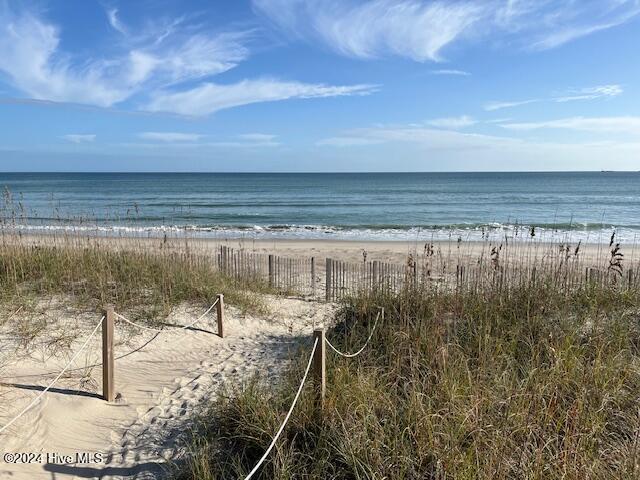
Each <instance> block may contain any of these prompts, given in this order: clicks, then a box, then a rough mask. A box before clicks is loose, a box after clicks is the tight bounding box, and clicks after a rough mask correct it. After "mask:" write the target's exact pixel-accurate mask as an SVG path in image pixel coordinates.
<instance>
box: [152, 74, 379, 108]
mask: <svg viewBox="0 0 640 480" xmlns="http://www.w3.org/2000/svg"><path fill="white" fill-rule="evenodd" d="M376 89H377V87H376V86H375V85H350V86H332V85H324V84H309V83H300V82H287V81H280V80H276V79H257V80H242V81H240V82H237V83H233V84H224V85H223V84H216V83H204V84H202V85H200V86H198V87H195V88H193V89H191V90H186V91H183V92H177V93H171V92H160V93H156V94H155V95H154V97H153V98H152V100H151V102H150V103H149V104H148V105H147V106H146V110H148V111H151V112H171V113H177V114H180V115H194V116H202V115H209V114H212V113H214V112H217V111H219V110H223V109H225V108H232V107H238V106H240V105H248V104H251V103H260V102H273V101H278V100H287V99H291V98H323V97H339V96H350V95H368V94H370V93H373V92H374V91H376Z"/></svg>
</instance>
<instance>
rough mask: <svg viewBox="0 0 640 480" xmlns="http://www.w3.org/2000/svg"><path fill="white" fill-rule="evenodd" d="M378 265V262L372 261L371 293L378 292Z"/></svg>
mask: <svg viewBox="0 0 640 480" xmlns="http://www.w3.org/2000/svg"><path fill="white" fill-rule="evenodd" d="M379 269H380V263H379V262H378V260H374V261H373V291H374V292H375V291H377V290H378V281H379V280H378V275H379Z"/></svg>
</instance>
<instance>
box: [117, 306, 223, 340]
mask: <svg viewBox="0 0 640 480" xmlns="http://www.w3.org/2000/svg"><path fill="white" fill-rule="evenodd" d="M219 301H220V299H219V298H218V299H216V301H215V302H213V305H211V306H210V307H209V308H208V309H207V311H206V312H204V313H203V314H202V315H200V316H199V317H198V318H196V319H195V320H194V321H193V322H191V323H190V324H188V325H184V326H182V327H180V328H179V330H184V329H186V328H189V327H193V326H194V325H195V324H196V323H198V322H199V321H200V320H202V319H203V318H204V317H205V315H207V314H208V313H209V312H210V311H211V310H213V307H215V306H216V305H217V304H218V302H219ZM114 313H115V314H116V316H117V317H118V318H119V319H120V320H124V321H125V322H127V323H129V324H131V325H133V326H134V327H138V328H142V329H144V330H151V331H152V332H163V331H164V329H163V328H160V329H158V328H152V327H145V326H144V325H140V324H139V323H135V322H132V321H131V320H129V319H128V318H127V317H125V316H124V315H120V314H119V313H118V312H114Z"/></svg>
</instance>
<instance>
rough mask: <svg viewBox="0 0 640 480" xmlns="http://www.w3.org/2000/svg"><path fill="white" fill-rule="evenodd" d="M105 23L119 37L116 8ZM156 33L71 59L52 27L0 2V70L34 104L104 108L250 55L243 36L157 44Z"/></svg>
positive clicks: (185, 36)
mask: <svg viewBox="0 0 640 480" xmlns="http://www.w3.org/2000/svg"><path fill="white" fill-rule="evenodd" d="M108 18H109V19H110V23H111V25H112V26H113V27H114V28H115V29H117V30H118V31H119V32H120V33H121V34H124V35H126V32H127V30H126V28H125V27H124V25H123V24H122V22H121V21H120V20H119V19H118V17H117V11H115V10H112V11H110V14H109V15H108ZM163 32H164V31H163ZM159 34H160V32H157V35H147V36H144V42H145V43H141V40H140V38H138V37H131V38H128V39H127V41H124V43H123V45H124V46H123V47H122V49H121V52H120V54H118V55H116V56H114V57H110V58H99V59H96V58H88V59H87V58H74V57H73V55H71V54H70V53H69V52H65V51H63V50H62V49H61V43H60V30H59V28H58V27H57V26H55V25H53V24H52V23H49V22H47V21H45V20H43V19H41V18H39V17H38V16H37V15H35V14H33V13H29V12H27V11H19V12H14V11H12V10H10V9H9V7H8V5H7V4H4V3H2V4H0V71H2V72H4V73H5V74H6V76H7V77H8V79H9V80H10V82H11V83H12V84H13V86H14V87H15V88H17V89H18V90H20V91H22V92H24V93H26V94H27V95H28V96H29V97H31V98H34V99H39V100H49V101H55V102H74V103H83V104H89V105H96V106H100V107H109V106H112V105H115V104H117V103H120V102H122V101H124V100H126V99H128V98H130V97H132V96H133V95H135V94H138V93H141V92H143V91H147V90H149V89H154V88H158V87H161V86H166V85H171V84H175V83H177V82H183V81H188V80H196V79H199V78H202V77H205V76H210V75H216V74H219V73H221V72H224V71H227V70H229V69H231V68H233V67H235V66H236V65H237V64H238V63H239V62H241V61H243V60H244V59H246V58H247V56H248V55H249V51H248V49H247V47H246V46H245V43H246V41H247V39H248V37H249V33H248V32H224V33H218V34H207V33H198V32H196V33H193V32H191V31H189V32H182V33H181V34H180V35H178V34H177V33H175V34H174V33H171V32H169V33H168V34H167V35H168V36H165V37H164V38H162V40H160V39H161V37H159V36H158V35H159ZM141 38H142V37H141ZM151 38H153V41H152V40H151Z"/></svg>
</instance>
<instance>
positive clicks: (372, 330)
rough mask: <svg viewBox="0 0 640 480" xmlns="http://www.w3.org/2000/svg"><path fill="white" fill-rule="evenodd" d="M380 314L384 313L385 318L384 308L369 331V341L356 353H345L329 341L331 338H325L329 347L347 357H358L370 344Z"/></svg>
mask: <svg viewBox="0 0 640 480" xmlns="http://www.w3.org/2000/svg"><path fill="white" fill-rule="evenodd" d="M380 314H382V318H383V319H384V308H382V309H380V311H379V312H378V315H377V316H376V320H375V322H374V323H373V328H372V329H371V332H370V333H369V338H367V341H366V342H365V343H364V345H363V346H362V348H360V350H358V351H357V352H355V353H343V352H341V351H340V350H338V349H337V348H336V347H334V346H333V345H332V344H331V342H330V341H329V339H325V342H327V345H329V347H331V349H332V350H333V351H334V352H336V353H337V354H338V355H340V356H342V357H345V358H353V357H357V356H358V355H360V354H361V353H362V352H363V351H364V349H365V348H367V345H369V341H370V340H371V338H372V337H373V332H375V330H376V326H377V325H378V320H379V319H380Z"/></svg>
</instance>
